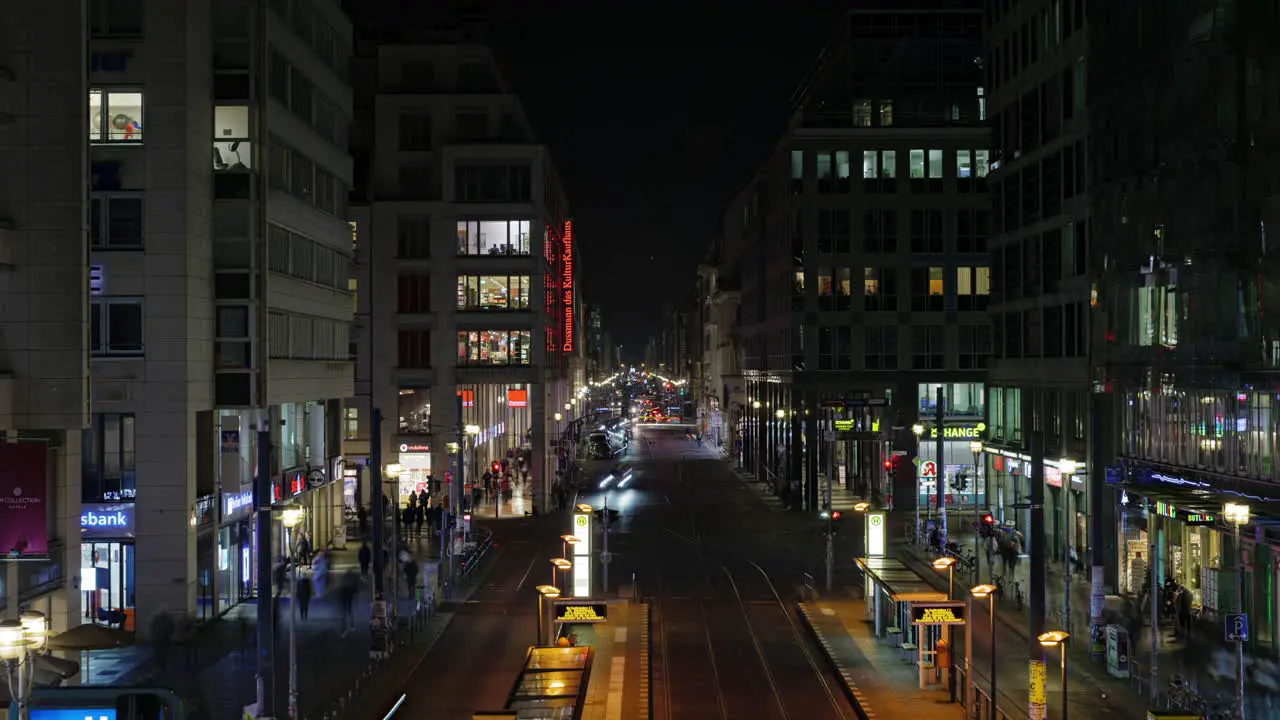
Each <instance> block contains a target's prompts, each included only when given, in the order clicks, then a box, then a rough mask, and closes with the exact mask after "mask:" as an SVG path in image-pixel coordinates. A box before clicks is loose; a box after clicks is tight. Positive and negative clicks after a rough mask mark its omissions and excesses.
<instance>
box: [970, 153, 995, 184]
mask: <svg viewBox="0 0 1280 720" xmlns="http://www.w3.org/2000/svg"><path fill="white" fill-rule="evenodd" d="M989 172H991V151H989V150H975V151H974V152H973V176H974V177H980V178H984V177H986V176H987V173H989Z"/></svg>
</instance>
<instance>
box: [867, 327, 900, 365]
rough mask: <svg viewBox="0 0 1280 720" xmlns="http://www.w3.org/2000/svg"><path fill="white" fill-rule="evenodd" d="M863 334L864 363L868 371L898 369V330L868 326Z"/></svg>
mask: <svg viewBox="0 0 1280 720" xmlns="http://www.w3.org/2000/svg"><path fill="white" fill-rule="evenodd" d="M862 332H863V363H864V366H865V367H866V369H868V370H897V369H898V328H896V327H892V326H890V327H877V326H874V325H867V326H865V327H864V328H863V329H862Z"/></svg>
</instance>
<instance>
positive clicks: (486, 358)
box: [458, 330, 533, 365]
mask: <svg viewBox="0 0 1280 720" xmlns="http://www.w3.org/2000/svg"><path fill="white" fill-rule="evenodd" d="M532 350H533V344H532V339H531V332H530V331H529V330H468V331H463V332H459V333H458V365H529V364H530V363H532V362H533V359H532Z"/></svg>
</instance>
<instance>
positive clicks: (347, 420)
mask: <svg viewBox="0 0 1280 720" xmlns="http://www.w3.org/2000/svg"><path fill="white" fill-rule="evenodd" d="M342 412H343V418H342V438H343V439H344V440H355V439H356V438H358V437H360V408H353V407H349V408H343V409H342Z"/></svg>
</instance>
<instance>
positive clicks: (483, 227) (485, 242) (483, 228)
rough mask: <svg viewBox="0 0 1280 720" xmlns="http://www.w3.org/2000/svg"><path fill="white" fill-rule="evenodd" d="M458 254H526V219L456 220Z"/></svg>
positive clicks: (527, 224)
mask: <svg viewBox="0 0 1280 720" xmlns="http://www.w3.org/2000/svg"><path fill="white" fill-rule="evenodd" d="M458 254H459V255H528V254H529V221H528V220H460V221H458Z"/></svg>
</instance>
